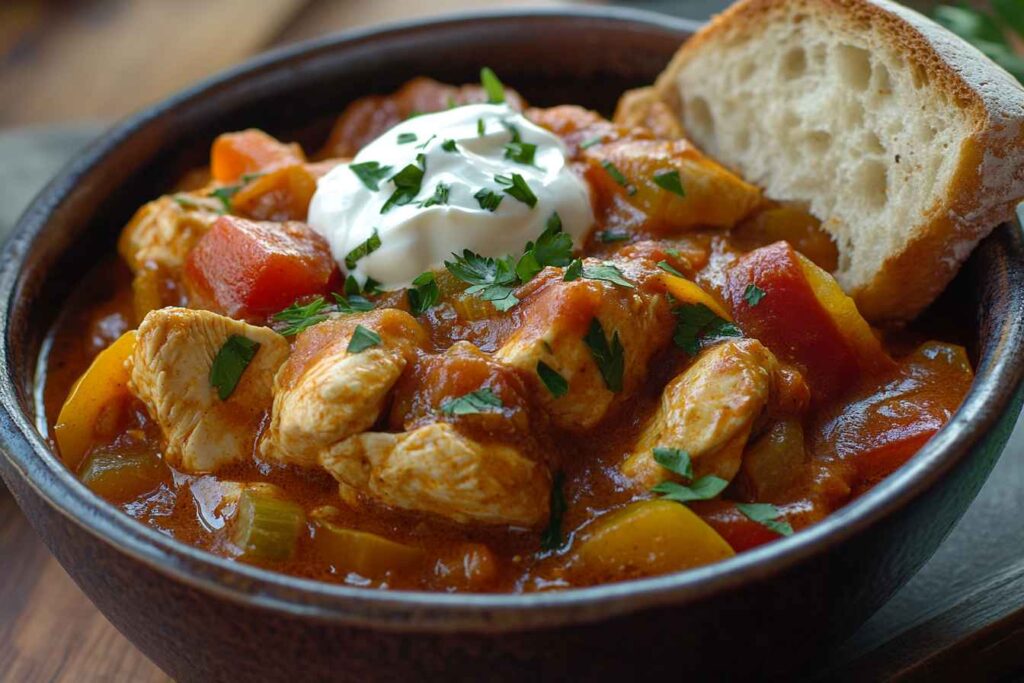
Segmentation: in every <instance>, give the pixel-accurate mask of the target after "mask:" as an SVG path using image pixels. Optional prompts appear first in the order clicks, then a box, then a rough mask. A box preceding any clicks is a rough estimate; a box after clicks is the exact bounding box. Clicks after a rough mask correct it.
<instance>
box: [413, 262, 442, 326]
mask: <svg viewBox="0 0 1024 683" xmlns="http://www.w3.org/2000/svg"><path fill="white" fill-rule="evenodd" d="M406 295H407V296H408V298H409V308H411V309H412V312H413V315H422V314H423V313H425V312H426V311H427V310H429V309H430V308H431V307H433V306H434V305H435V304H436V303H437V300H438V298H440V296H441V291H440V290H439V289H438V287H437V277H436V276H435V275H434V274H433V273H432V272H431V271H429V270H428V271H426V272H425V273H421V274H419V275H418V276H416V279H415V280H413V281H412V288H411V289H409V290H408V291H407V292H406Z"/></svg>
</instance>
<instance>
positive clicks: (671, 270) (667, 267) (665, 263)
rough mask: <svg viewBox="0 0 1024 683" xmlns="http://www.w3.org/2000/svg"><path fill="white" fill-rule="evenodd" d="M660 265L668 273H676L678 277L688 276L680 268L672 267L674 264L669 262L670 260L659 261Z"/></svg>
mask: <svg viewBox="0 0 1024 683" xmlns="http://www.w3.org/2000/svg"><path fill="white" fill-rule="evenodd" d="M658 267H659V268H661V269H662V270H664V271H665V272H666V273H670V274H672V275H675V276H676V277H686V276H685V275H683V274H682V273H680V272H679V271H678V270H676V269H675V268H674V267H672V264H671V263H669V262H668V261H658Z"/></svg>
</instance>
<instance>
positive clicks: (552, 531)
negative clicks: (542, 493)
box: [540, 472, 567, 550]
mask: <svg viewBox="0 0 1024 683" xmlns="http://www.w3.org/2000/svg"><path fill="white" fill-rule="evenodd" d="M564 487H565V475H564V474H562V473H561V472H556V473H555V478H554V481H552V482H551V498H550V500H549V503H548V504H549V506H550V514H549V515H548V525H547V527H545V528H544V533H542V534H541V536H540V547H541V548H542V549H543V550H558V549H559V548H561V547H562V518H563V517H564V516H565V510H566V507H567V505H566V502H565V491H564V490H563V489H564Z"/></svg>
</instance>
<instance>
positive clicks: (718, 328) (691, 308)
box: [672, 304, 743, 356]
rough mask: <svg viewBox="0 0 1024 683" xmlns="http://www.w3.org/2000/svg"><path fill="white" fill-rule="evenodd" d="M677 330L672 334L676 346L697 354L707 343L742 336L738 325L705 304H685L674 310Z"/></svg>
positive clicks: (693, 354) (694, 354) (692, 354)
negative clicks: (720, 316) (718, 314)
mask: <svg viewBox="0 0 1024 683" xmlns="http://www.w3.org/2000/svg"><path fill="white" fill-rule="evenodd" d="M672 312H673V313H674V314H675V316H676V330H675V333H674V334H673V336H672V339H673V341H675V343H676V346H678V347H680V348H681V349H683V350H684V351H686V353H688V354H689V355H691V356H696V355H697V354H698V353H699V352H700V350H701V348H703V347H704V346H705V345H706V344H708V343H711V342H714V341H716V340H718V339H724V338H729V337H742V336H743V333H742V332H741V331H740V329H739V328H738V327H736V326H735V325H733V324H732V323H731V322H729V321H727V320H723V319H722V318H719V317H718V316H717V315H715V312H714V311H712V310H711V309H710V308H708V307H707V306H705V305H704V304H683V305H682V306H679V307H677V308H676V309H674V310H673V311H672Z"/></svg>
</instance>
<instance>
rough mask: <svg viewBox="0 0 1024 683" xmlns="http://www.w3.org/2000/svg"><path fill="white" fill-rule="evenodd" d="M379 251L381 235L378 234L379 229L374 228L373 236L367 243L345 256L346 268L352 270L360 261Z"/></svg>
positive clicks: (368, 238)
mask: <svg viewBox="0 0 1024 683" xmlns="http://www.w3.org/2000/svg"><path fill="white" fill-rule="evenodd" d="M378 249H380V235H379V234H378V233H377V228H374V229H373V234H372V235H370V236H369V237H367V238H366V241H365V242H363V243H362V244H360V245H359V246H357V247H356V248H355V249H353V250H352V251H350V252H348V253H347V254H345V267H346V268H348V269H349V270H352V269H353V268H355V267H356V263H358V262H359V259H361V258H364V257H366V256H369V255H370V254H372V253H373V252H375V251H377V250H378Z"/></svg>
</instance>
